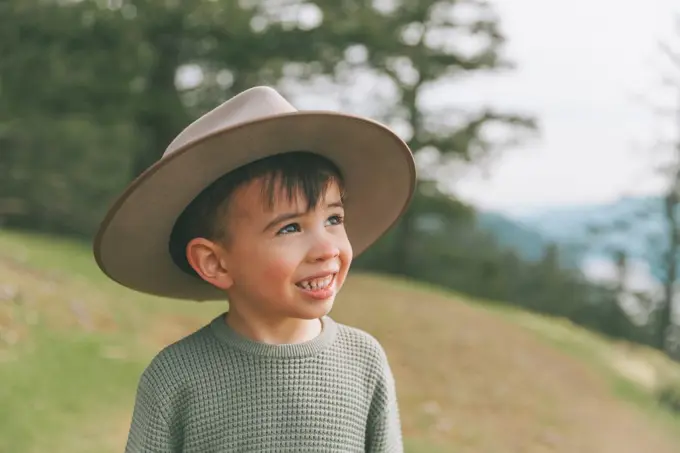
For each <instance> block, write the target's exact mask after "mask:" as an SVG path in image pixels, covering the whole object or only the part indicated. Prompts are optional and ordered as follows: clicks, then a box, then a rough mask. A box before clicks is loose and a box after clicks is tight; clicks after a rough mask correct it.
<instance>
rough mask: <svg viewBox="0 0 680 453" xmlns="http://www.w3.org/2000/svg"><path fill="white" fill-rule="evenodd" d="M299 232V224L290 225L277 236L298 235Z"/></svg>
mask: <svg viewBox="0 0 680 453" xmlns="http://www.w3.org/2000/svg"><path fill="white" fill-rule="evenodd" d="M299 231H300V224H299V223H289V224H288V225H286V226H285V227H283V228H281V229H280V230H279V231H278V232H277V233H276V234H289V233H297V232H299Z"/></svg>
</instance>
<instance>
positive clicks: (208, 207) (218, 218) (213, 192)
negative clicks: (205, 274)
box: [169, 151, 343, 277]
mask: <svg viewBox="0 0 680 453" xmlns="http://www.w3.org/2000/svg"><path fill="white" fill-rule="evenodd" d="M259 178H262V179H263V191H262V195H263V199H264V201H265V203H266V204H267V206H268V207H269V208H270V209H271V208H272V207H273V206H274V202H275V197H276V194H277V192H279V191H283V192H284V193H285V195H286V197H287V199H288V201H290V200H292V199H293V198H294V197H295V196H296V195H298V194H302V195H303V196H304V197H305V199H306V201H307V210H311V209H313V208H314V207H315V206H317V205H318V204H319V202H320V200H321V199H322V197H323V196H324V195H325V192H326V189H327V188H328V186H329V184H330V183H331V182H337V183H338V184H339V185H340V188H341V191H342V189H343V179H342V175H341V173H340V170H339V169H338V168H337V167H336V166H335V164H333V162H331V161H330V160H329V159H326V158H325V157H323V156H320V155H318V154H314V153H311V152H307V151H292V152H286V153H282V154H276V155H273V156H269V157H265V158H263V159H260V160H257V161H255V162H251V163H250V164H247V165H244V166H243V167H239V168H237V169H236V170H233V171H231V172H229V173H227V174H225V175H224V176H222V177H220V178H219V179H217V180H216V181H214V182H213V183H212V184H210V185H209V186H208V187H207V188H205V189H204V190H203V191H202V192H201V193H200V194H198V196H196V198H194V199H193V200H192V202H191V203H190V204H189V205H188V206H187V207H186V209H184V211H183V212H182V214H180V216H179V217H178V218H177V221H176V222H175V225H174V227H173V229H172V233H171V234H170V243H169V249H170V255H171V256H172V259H173V261H174V262H175V264H176V265H177V266H179V268H180V269H182V270H183V271H184V272H186V273H188V274H189V275H192V276H195V277H198V275H197V274H196V271H194V269H193V268H192V267H191V265H190V264H189V262H188V261H187V257H186V247H187V244H188V243H189V241H191V240H192V239H194V238H197V237H203V238H206V239H209V240H212V241H214V240H219V239H226V237H227V235H228V232H227V231H225V228H224V223H223V222H222V220H223V219H224V217H225V215H226V213H227V210H228V206H229V200H230V198H231V195H232V194H233V193H234V191H235V190H236V189H237V188H239V187H241V186H242V185H244V184H246V183H248V182H250V181H252V180H254V179H259Z"/></svg>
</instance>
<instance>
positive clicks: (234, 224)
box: [94, 87, 415, 453]
mask: <svg viewBox="0 0 680 453" xmlns="http://www.w3.org/2000/svg"><path fill="white" fill-rule="evenodd" d="M414 182H415V169H414V162H413V158H412V155H411V153H410V150H409V149H408V147H407V146H406V144H404V143H403V141H401V140H400V139H399V138H398V137H397V136H396V135H395V134H394V133H392V132H391V131H390V130H389V129H387V128H385V127H383V126H381V125H379V124H377V123H375V122H372V121H370V120H367V119H363V118H358V117H354V116H349V115H342V114H338V113H332V112H303V111H297V110H295V109H294V108H293V107H292V106H291V105H290V104H289V103H288V102H287V101H286V100H285V99H283V98H282V97H281V96H280V95H279V94H278V93H277V92H276V91H275V90H273V89H271V88H266V87H256V88H253V89H250V90H247V91H245V92H243V93H241V94H239V95H237V96H235V97H234V98H232V99H230V100H228V101H227V102H225V103H224V104H222V105H221V106H219V107H217V108H216V109H214V110H212V111H211V112H209V113H207V114H206V115H204V116H203V117H201V118H199V119H198V120H197V121H195V122H194V123H192V124H191V125H189V126H188V127H187V128H186V129H185V130H184V131H183V132H182V133H180V135H179V136H178V137H177V138H176V139H175V140H174V141H173V142H172V143H171V144H170V146H169V147H168V149H167V150H166V152H165V153H164V155H163V157H162V158H161V159H160V160H159V161H158V162H157V163H155V164H154V165H153V166H151V167H150V168H149V169H148V170H147V171H146V172H144V173H143V174H142V175H141V176H140V177H139V178H137V179H136V180H135V181H134V182H133V183H132V184H131V185H130V187H128V189H127V190H126V191H125V192H124V193H123V195H122V196H121V197H120V198H119V200H118V201H117V202H116V203H115V204H114V205H113V207H112V209H111V210H110V211H109V213H108V214H107V216H106V218H105V219H104V221H103V222H102V226H101V229H100V231H99V233H98V234H97V237H96V239H95V247H94V252H95V257H96V260H97V263H98V264H99V266H100V268H101V269H102V270H103V271H104V272H105V273H106V274H107V275H108V276H109V277H110V278H112V279H113V280H115V281H117V282H119V283H121V284H122V285H125V286H127V287H130V288H132V289H135V290H137V291H142V292H146V293H150V294H155V295H160V296H166V297H171V298H180V299H191V300H199V301H200V300H215V299H217V300H220V299H221V300H226V299H228V301H229V310H228V311H227V312H225V313H223V314H222V315H220V316H218V317H216V318H215V319H213V320H212V321H210V322H209V323H207V324H206V325H205V326H204V327H203V328H201V329H199V330H198V331H196V332H194V333H193V334H191V335H189V336H187V337H185V338H183V339H182V340H179V341H178V342H176V343H174V344H172V345H170V346H168V347H166V348H165V349H163V350H162V351H161V352H160V353H159V354H158V355H157V356H156V357H155V358H154V359H153V360H152V361H151V363H150V364H149V366H148V367H147V368H146V369H145V370H144V372H143V374H142V376H141V378H140V381H139V386H138V389H137V398H136V402H135V407H134V413H133V418H132V425H131V428H130V433H129V437H128V442H127V447H126V451H127V452H129V453H132V452H168V453H169V452H172V453H175V452H184V453H193V452H196V453H198V452H200V453H210V452H304V451H308V452H312V451H313V452H359V451H370V452H402V451H403V446H402V440H401V427H400V418H399V411H398V405H397V401H396V392H395V385H394V380H393V376H392V373H391V370H390V367H389V364H388V361H387V358H386V356H385V353H384V351H383V349H382V347H381V346H380V345H379V344H378V342H377V341H376V340H375V339H374V338H373V337H372V336H370V335H369V334H367V333H364V332H362V331H360V330H358V329H356V328H351V327H348V326H344V325H341V324H338V323H336V322H335V321H334V320H333V319H332V318H330V317H329V316H328V313H329V312H330V310H331V307H332V305H333V301H334V299H335V295H336V294H337V292H338V291H339V290H340V288H341V287H342V285H343V283H344V281H345V277H346V276H347V273H348V270H349V267H350V264H351V261H352V257H353V256H355V255H356V254H358V253H360V252H362V251H363V250H365V249H366V248H367V247H368V246H369V245H370V244H371V243H372V242H374V241H375V240H376V239H377V238H378V237H379V236H380V235H382V234H383V233H384V232H385V231H386V230H387V229H388V228H389V227H390V226H391V225H392V224H393V223H394V222H395V221H396V220H397V219H398V217H399V216H400V214H401V213H402V212H403V210H404V209H405V208H406V206H407V205H408V202H409V201H410V198H411V196H412V194H413V188H414ZM345 218H346V219H347V223H346V224H345V223H344V219H345ZM367 309H370V307H367Z"/></svg>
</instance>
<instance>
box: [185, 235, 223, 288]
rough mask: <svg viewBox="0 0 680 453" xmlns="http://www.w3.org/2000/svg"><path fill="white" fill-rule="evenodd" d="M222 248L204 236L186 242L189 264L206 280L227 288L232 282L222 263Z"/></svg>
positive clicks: (218, 286)
mask: <svg viewBox="0 0 680 453" xmlns="http://www.w3.org/2000/svg"><path fill="white" fill-rule="evenodd" d="M224 253H225V252H224V249H223V248H222V246H220V245H219V244H218V243H216V242H213V241H210V240H208V239H205V238H194V239H192V240H191V241H189V243H188V244H187V249H186V254H187V261H188V262H189V265H190V266H191V267H192V268H193V269H194V271H196V273H197V274H198V275H199V276H200V277H201V278H202V279H203V280H205V281H206V282H208V283H210V284H211V285H213V286H216V287H217V288H220V289H223V290H227V289H229V288H230V287H231V285H232V284H233V283H234V281H233V279H232V278H231V275H229V272H227V269H226V267H225V264H224V257H223V255H224Z"/></svg>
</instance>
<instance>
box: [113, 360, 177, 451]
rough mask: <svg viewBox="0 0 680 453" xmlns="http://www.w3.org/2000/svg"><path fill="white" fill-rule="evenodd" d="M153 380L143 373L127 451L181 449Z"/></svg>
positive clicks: (138, 388)
mask: <svg viewBox="0 0 680 453" xmlns="http://www.w3.org/2000/svg"><path fill="white" fill-rule="evenodd" d="M174 437H175V436H173V433H172V431H171V429H170V425H169V423H168V421H167V419H166V416H165V414H164V411H163V407H162V405H161V404H160V401H159V398H158V396H157V391H156V388H155V386H154V385H153V382H152V380H151V379H149V377H148V376H147V374H146V373H143V374H142V377H141V379H140V381H139V385H138V387H137V396H136V399H135V406H134V410H133V414H132V423H131V426H130V432H129V434H128V440H127V445H126V448H125V453H152V452H153V453H175V452H178V451H179V448H178V447H177V446H176V442H175V441H174Z"/></svg>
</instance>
